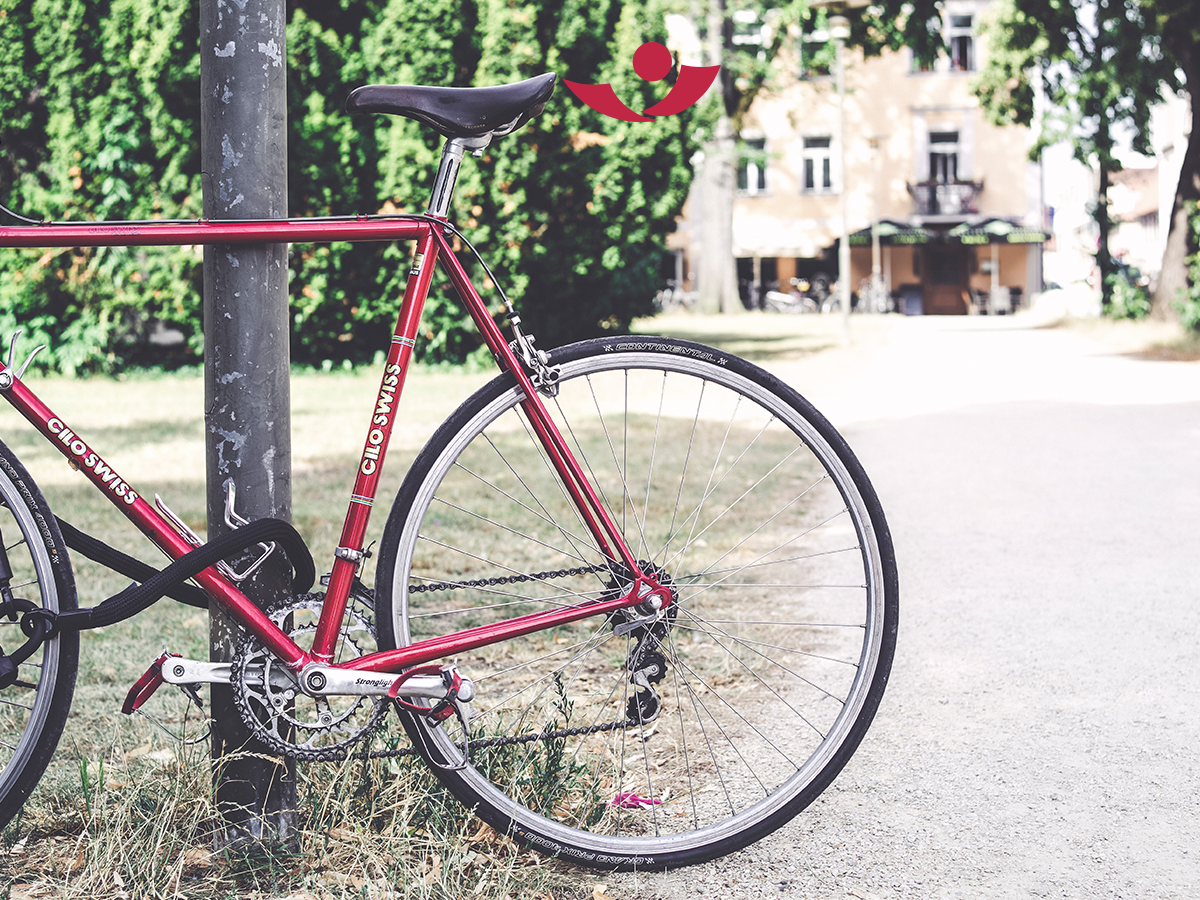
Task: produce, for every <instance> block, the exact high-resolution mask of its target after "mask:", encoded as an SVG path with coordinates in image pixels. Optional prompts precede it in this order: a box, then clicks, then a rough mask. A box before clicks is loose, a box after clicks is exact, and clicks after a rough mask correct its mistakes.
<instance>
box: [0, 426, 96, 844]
mask: <svg viewBox="0 0 1200 900" xmlns="http://www.w3.org/2000/svg"><path fill="white" fill-rule="evenodd" d="M0 534H2V535H3V541H4V547H5V551H6V555H7V557H8V561H9V564H10V565H11V567H12V570H13V573H14V578H13V579H12V582H11V586H12V593H13V595H14V596H15V597H17V598H21V599H25V600H28V601H29V602H31V603H33V604H35V605H36V606H39V607H41V608H43V609H51V610H54V611H56V612H63V611H66V610H72V609H75V608H76V606H77V600H76V596H75V579H74V577H73V576H72V574H71V563H70V560H69V558H68V557H67V550H66V544H65V543H64V542H63V539H62V535H61V534H60V533H59V530H58V523H57V522H55V520H54V516H53V515H51V513H50V508H49V507H48V506H47V505H46V500H45V498H44V497H42V494H41V491H39V490H38V488H37V485H35V484H34V483H33V480H32V479H31V478H30V477H29V473H28V472H27V471H25V467H24V466H22V465H21V463H20V462H19V461H18V460H17V458H16V457H15V456H14V455H13V453H12V451H10V450H9V449H8V448H7V447H6V446H4V444H2V443H0ZM24 642H25V635H24V634H23V633H22V631H21V627H20V625H19V624H18V622H13V621H9V619H8V618H7V617H5V618H3V619H0V646H2V647H3V649H4V650H5V651H6V652H9V653H11V652H13V651H14V650H16V649H17V648H18V647H20V646H21V645H22V644H23V643H24ZM78 665H79V633H78V632H73V633H70V634H61V635H58V636H57V637H54V638H52V639H50V640H48V641H46V642H44V643H43V644H42V646H41V647H40V648H39V649H37V650H36V651H35V652H34V654H33V655H32V656H30V657H29V659H28V660H27V661H26V662H24V663H22V664H21V665H20V666H19V668H18V673H17V681H16V682H15V683H14V684H12V685H10V686H9V687H7V688H5V689H3V690H0V827H3V826H4V825H6V824H7V823H8V822H9V821H10V820H11V819H12V818H13V816H15V815H16V814H17V812H18V811H19V810H20V809H21V806H22V805H23V804H24V803H25V801H26V800H27V799H28V798H29V794H30V793H31V792H32V791H33V789H34V787H35V786H36V785H37V783H38V779H40V778H41V777H42V773H43V772H44V771H45V770H46V765H47V764H48V763H49V762H50V757H52V756H53V755H54V750H55V748H56V747H57V746H58V738H59V735H61V734H62V730H63V726H64V725H65V724H66V721H67V712H68V711H69V710H70V708H71V696H72V695H73V694H74V692H75V671H76V669H77V668H78Z"/></svg>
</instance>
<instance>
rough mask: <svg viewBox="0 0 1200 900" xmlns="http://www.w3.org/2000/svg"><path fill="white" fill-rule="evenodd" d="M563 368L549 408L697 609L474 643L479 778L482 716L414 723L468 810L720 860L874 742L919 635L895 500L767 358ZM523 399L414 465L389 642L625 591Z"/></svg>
mask: <svg viewBox="0 0 1200 900" xmlns="http://www.w3.org/2000/svg"><path fill="white" fill-rule="evenodd" d="M550 365H552V366H555V367H557V368H558V369H559V371H560V373H561V379H560V382H559V393H558V395H557V396H555V397H553V398H546V399H545V403H546V405H547V408H548V409H549V410H550V411H551V414H552V416H553V417H554V419H555V421H556V423H557V424H558V426H559V429H560V430H561V432H562V434H563V436H564V438H565V440H566V441H567V442H568V444H569V445H570V447H571V450H572V452H573V453H574V454H576V457H577V459H579V461H580V464H581V465H582V466H583V467H584V470H585V472H586V473H587V475H588V477H589V478H590V479H592V481H593V484H594V485H595V486H596V488H597V490H598V491H599V492H600V494H601V498H602V502H604V503H605V505H606V506H607V508H608V510H609V514H610V515H611V516H612V517H613V519H614V521H615V522H616V523H617V524H618V526H619V527H621V528H623V529H624V534H625V535H626V539H627V541H628V543H629V546H630V548H631V550H633V552H634V553H635V554H637V555H638V558H639V559H648V560H650V562H651V564H652V565H653V566H655V568H656V571H659V572H662V573H665V574H666V575H668V576H670V577H671V578H672V579H673V584H674V586H675V590H676V596H677V602H676V603H675V604H673V606H674V607H675V609H676V612H675V613H673V614H672V616H668V617H667V618H666V619H664V620H662V622H660V623H658V624H656V625H648V626H647V625H640V626H637V625H634V623H622V621H621V618H620V617H619V616H618V617H615V618H593V619H586V620H584V621H582V622H579V623H576V624H574V625H569V626H562V627H560V628H558V629H555V630H554V631H553V632H539V633H536V634H533V635H529V636H527V637H524V638H518V639H516V640H513V641H508V642H505V643H504V644H503V645H497V646H493V647H487V648H483V649H481V650H476V651H471V652H470V653H467V654H464V656H463V657H462V658H459V659H458V660H457V664H458V666H459V668H460V671H462V673H463V674H464V675H465V676H466V677H467V678H469V679H471V680H472V681H473V682H474V684H475V687H476V690H477V691H478V694H477V696H476V698H475V700H474V701H473V703H472V704H471V706H472V710H473V713H474V714H475V718H474V719H473V720H472V725H471V734H472V739H473V740H475V741H477V742H482V743H481V744H477V746H476V747H475V748H473V749H472V751H471V754H470V756H471V764H470V765H469V766H467V767H466V768H464V769H462V770H461V771H449V770H447V769H446V768H444V767H446V766H450V765H458V764H461V762H462V758H461V753H460V750H459V745H460V744H461V742H462V740H463V737H464V735H463V734H462V733H461V728H460V727H457V726H455V725H453V724H451V723H446V724H443V725H431V724H430V722H429V720H428V719H426V718H424V717H421V716H414V715H411V714H409V715H407V716H406V717H405V718H406V721H405V726H406V728H408V730H409V733H410V735H411V736H412V737H413V739H414V743H415V744H416V745H417V746H418V748H422V749H423V751H424V752H425V753H426V754H427V755H428V756H429V757H430V758H431V761H432V763H433V764H434V771H435V772H436V774H437V775H438V777H439V778H440V779H441V781H442V782H443V783H444V784H445V785H446V786H447V787H448V788H449V789H450V790H451V791H452V792H453V793H454V794H455V796H456V797H457V798H458V799H459V800H460V801H462V802H463V803H464V804H465V805H466V806H467V808H469V809H473V810H474V811H475V812H476V814H477V815H478V816H479V817H480V818H482V819H483V820H485V821H486V822H488V823H489V824H490V825H492V826H493V827H494V828H496V829H497V830H498V831H500V832H501V833H506V834H510V835H512V836H514V837H516V838H518V839H519V840H521V841H523V842H524V843H525V844H527V845H529V846H531V847H534V848H535V849H538V850H541V851H543V852H546V853H548V854H551V855H555V856H558V857H561V858H563V859H566V860H570V861H573V862H577V863H581V864H584V865H588V866H592V867H596V868H605V869H631V868H637V869H651V868H653V869H667V868H673V867H677V866H682V865H689V864H693V863H699V862H703V861H706V860H709V859H712V858H714V857H717V856H720V855H723V854H725V853H729V852H731V851H733V850H736V849H739V848H741V847H743V846H746V845H747V844H750V843H752V842H754V841H756V840H758V839H759V838H761V837H763V836H764V835H766V834H768V833H770V832H771V831H774V830H775V829H776V828H778V827H779V826H780V825H782V824H784V823H785V822H787V821H789V820H790V819H791V818H793V817H794V816H795V815H796V814H797V813H799V812H800V811H801V810H802V809H804V808H805V807H806V806H807V805H808V804H809V803H811V802H812V801H813V800H814V799H815V798H816V797H817V796H818V795H819V794H820V793H821V792H822V791H823V790H824V789H825V788H826V787H827V786H828V785H829V783H830V782H831V781H832V780H833V778H834V777H835V776H836V775H837V773H838V772H839V771H840V770H841V769H842V767H843V766H844V765H845V763H846V762H847V760H848V759H849V758H850V756H851V754H852V753H853V752H854V750H855V748H856V747H857V746H858V744H859V742H860V741H861V740H862V738H863V735H864V734H865V732H866V729H867V726H868V725H869V724H870V721H871V719H872V717H873V716H874V714H875V710H876V709H877V707H878V705H879V701H880V698H881V697H882V694H883V690H884V687H885V685H886V683H887V678H888V673H889V671H890V668H891V661H892V655H893V652H894V647H895V638H896V622H897V615H898V601H897V596H898V587H897V578H896V568H895V561H894V558H893V552H892V544H891V538H890V535H889V532H888V529H887V524H886V522H885V520H884V516H883V511H882V509H881V507H880V505H879V501H878V499H877V497H876V495H875V492H874V490H873V489H872V488H871V485H870V483H869V481H868V480H867V478H866V475H865V474H864V473H863V471H862V468H861V466H860V465H859V464H858V461H857V460H856V459H855V458H854V455H853V454H852V453H851V451H850V449H849V448H848V447H847V445H846V443H845V441H843V440H842V438H841V437H840V436H839V435H838V434H837V432H836V431H835V430H834V429H833V428H832V426H830V425H829V423H828V422H827V421H826V420H825V419H824V418H823V417H821V416H820V414H819V413H817V412H816V410H814V409H813V408H812V406H811V405H810V404H808V402H807V401H805V400H804V399H803V398H802V397H801V396H800V395H799V394H798V393H796V392H795V391H794V390H793V389H791V388H790V387H788V386H787V385H785V384H783V383H782V382H780V381H779V380H778V379H776V378H775V377H774V376H772V375H770V374H769V373H767V372H765V371H764V370H762V369H760V368H758V367H756V366H753V365H752V364H750V363H748V362H746V361H744V360H742V359H739V358H737V357H734V356H731V355H729V354H726V353H723V352H722V351H719V350H715V349H712V348H708V347H703V346H700V345H697V344H692V343H688V342H685V341H679V340H670V339H666V338H649V337H646V338H643V337H619V338H607V339H600V340H594V341H586V342H583V343H580V344H574V345H571V346H568V347H564V348H561V349H559V350H557V351H555V352H554V353H552V354H551V357H550ZM520 398H521V395H520V389H519V388H518V387H517V386H516V384H515V380H514V379H513V378H512V377H511V376H509V375H501V376H499V377H497V378H496V379H494V380H493V381H492V382H490V383H489V384H488V385H486V386H485V387H483V388H482V389H480V390H479V391H478V392H477V393H476V394H475V395H473V396H472V397H471V398H469V399H468V400H467V401H466V402H464V403H463V405H462V406H461V407H460V408H459V409H458V410H457V411H456V412H455V413H454V414H453V415H452V416H451V417H450V418H449V419H448V420H447V421H446V423H445V424H443V425H442V427H441V428H440V429H439V430H438V431H437V433H435V435H434V436H433V437H432V438H431V439H430V441H429V443H428V445H427V446H426V447H425V448H424V449H423V450H422V452H421V454H420V455H419V456H418V458H417V460H416V461H415V462H414V464H413V467H412V469H411V470H410V471H409V473H408V476H407V478H406V480H405V482H404V484H403V485H402V486H401V489H400V491H399V493H398V494H397V497H396V501H395V503H394V505H393V507H392V510H391V514H390V516H389V519H388V522H387V526H386V528H385V531H384V535H383V538H382V540H381V546H380V562H379V568H378V571H377V580H376V604H377V612H378V625H379V630H380V644H381V646H385V647H394V646H403V645H406V644H408V643H410V642H412V641H413V640H417V639H420V638H425V637H431V636H434V635H438V634H443V633H447V632H450V631H457V630H460V629H463V628H467V627H471V626H474V625H480V624H483V623H485V622H488V621H494V620H496V619H497V618H501V617H508V616H510V615H516V614H519V613H521V612H531V611H537V610H539V609H545V608H550V607H552V606H554V605H558V604H561V603H563V602H567V601H571V600H574V599H576V598H579V599H585V598H592V597H598V596H602V595H604V594H606V593H607V594H609V595H610V596H611V595H612V593H611V592H612V591H613V590H614V589H615V588H617V587H621V588H624V587H625V586H626V585H625V584H622V583H621V579H620V575H619V573H618V574H613V572H612V570H611V568H610V567H606V560H605V558H604V557H603V556H602V555H601V554H600V553H599V552H598V551H596V550H595V549H594V547H593V546H592V544H591V541H590V539H587V540H585V539H584V535H586V534H587V532H586V530H585V529H584V527H583V525H582V523H581V521H580V519H579V517H578V514H577V513H575V512H574V511H573V507H571V506H569V505H568V503H567V500H566V499H565V492H564V491H563V488H562V486H561V483H558V482H557V478H556V476H555V477H554V478H551V474H552V473H550V467H549V463H548V462H547V461H546V459H545V454H544V451H542V450H541V448H540V446H539V445H535V444H534V443H533V438H532V435H531V432H530V431H529V428H528V424H527V423H525V422H524V421H523V419H522V418H521V417H520V416H519V415H518V413H517V412H516V404H517V403H518V401H519V400H520ZM589 409H590V414H589ZM589 420H592V421H591V424H590V426H589V425H587V422H588V421H589ZM631 431H632V432H633V435H632V439H631V438H630V433H631ZM752 451H753V452H752ZM656 472H657V473H658V474H659V475H661V476H662V477H661V478H659V479H658V481H657V482H656V480H655V479H656ZM622 473H630V474H628V475H624V474H622ZM632 473H637V477H636V481H635V479H634V477H633V474H632ZM797 479H798V481H797V483H796V484H794V485H793V484H792V482H793V481H796V480H797ZM701 485H702V487H701ZM789 486H790V487H791V488H795V489H799V492H798V493H796V494H795V496H794V497H792V499H790V500H789V499H788V496H789V495H790V494H791V493H792V491H791V490H789V491H788V492H787V493H783V494H781V490H782V489H783V488H788V487H789ZM697 489H698V490H697ZM685 498H686V499H685ZM713 498H716V499H713ZM747 498H750V499H749V502H746V501H747ZM668 515H670V516H671V519H672V521H671V522H669V523H668V522H667V521H666V520H667V517H668ZM651 520H653V524H651ZM564 523H565V524H564ZM664 526H665V527H664ZM685 531H686V533H687V535H688V536H687V538H686V539H682V536H683V534H684V533H685ZM676 541H678V545H677V546H673V544H674V543H675V542H676ZM579 570H582V571H579ZM726 570H729V571H728V572H727V571H726ZM717 576H720V577H717ZM491 579H504V580H503V581H499V582H497V581H492V580H491ZM514 585H516V586H515V587H514ZM576 588H578V590H577V589H576ZM564 592H565V593H564ZM443 623H444V624H443ZM621 624H625V625H626V627H630V626H633V630H632V631H631V632H630V633H628V634H625V635H623V636H617V635H616V634H615V631H616V628H617V627H618V626H619V625H621ZM656 629H657V630H656ZM639 647H640V648H641V649H640V650H639ZM647 650H649V652H650V653H651V654H653V653H658V655H659V660H658V661H659V662H661V663H662V664H663V665H662V666H660V669H663V668H665V672H661V671H660V672H659V673H658V674H657V677H656V678H654V676H653V675H649V676H648V675H647V672H648V671H649V670H650V669H651V668H652V666H650V665H648V663H649V662H651V661H654V660H653V657H652V656H647ZM634 656H637V657H638V659H637V661H633V658H634ZM639 671H640V673H641V677H642V681H641V682H639V683H634V682H633V681H632V679H633V677H634V675H635V674H636V673H638V672H639ZM650 679H653V680H650ZM643 683H646V684H648V685H650V686H652V687H653V689H654V691H653V692H654V693H655V694H657V695H658V698H659V708H660V711H659V713H658V716H657V718H656V719H654V720H653V721H652V722H648V720H649V719H650V715H651V714H652V713H653V712H654V710H653V705H654V704H653V697H646V696H645V695H644V694H643V687H642V684H643ZM647 704H648V705H649V707H650V708H647V706H646V705H647ZM622 718H624V724H623V725H621V726H619V727H615V728H614V727H612V724H613V722H614V721H621V720H622ZM589 730H590V731H589ZM585 731H587V732H588V733H581V732H585ZM538 734H543V735H545V734H550V735H551V736H550V737H548V738H542V739H537V738H536V735H538ZM505 738H509V739H511V738H517V739H518V740H517V741H516V742H513V743H508V744H504V743H503V739H505ZM689 742H690V747H689Z"/></svg>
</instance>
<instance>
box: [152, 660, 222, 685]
mask: <svg viewBox="0 0 1200 900" xmlns="http://www.w3.org/2000/svg"><path fill="white" fill-rule="evenodd" d="M229 670H230V666H229V663H220V662H201V661H200V660H197V659H184V658H183V657H182V656H176V657H171V658H170V659H168V660H167V661H166V662H164V663H163V667H162V679H163V681H165V682H167V684H229Z"/></svg>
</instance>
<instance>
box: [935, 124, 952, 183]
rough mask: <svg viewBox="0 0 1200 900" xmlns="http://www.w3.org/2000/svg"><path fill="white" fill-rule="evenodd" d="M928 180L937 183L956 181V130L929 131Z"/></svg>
mask: <svg viewBox="0 0 1200 900" xmlns="http://www.w3.org/2000/svg"><path fill="white" fill-rule="evenodd" d="M929 180H930V181H932V182H935V183H937V184H950V183H951V182H955V181H958V132H957V131H931V132H929Z"/></svg>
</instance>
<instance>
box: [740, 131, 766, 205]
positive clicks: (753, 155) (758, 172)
mask: <svg viewBox="0 0 1200 900" xmlns="http://www.w3.org/2000/svg"><path fill="white" fill-rule="evenodd" d="M766 150H767V141H766V139H765V138H758V139H757V140H748V141H746V142H745V148H744V149H743V151H742V161H741V164H740V165H738V190H739V191H741V192H742V193H745V194H765V193H766V191H767V153H766Z"/></svg>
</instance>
